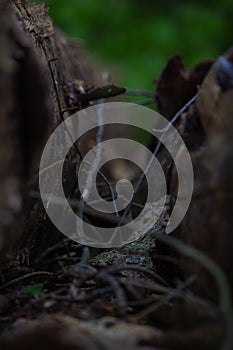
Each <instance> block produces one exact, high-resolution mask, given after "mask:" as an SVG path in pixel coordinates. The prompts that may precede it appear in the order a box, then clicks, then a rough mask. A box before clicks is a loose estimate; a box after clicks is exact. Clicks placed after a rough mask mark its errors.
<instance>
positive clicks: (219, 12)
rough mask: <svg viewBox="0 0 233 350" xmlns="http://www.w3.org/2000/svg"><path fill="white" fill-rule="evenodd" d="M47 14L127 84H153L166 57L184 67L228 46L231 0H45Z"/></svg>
mask: <svg viewBox="0 0 233 350" xmlns="http://www.w3.org/2000/svg"><path fill="white" fill-rule="evenodd" d="M45 2H46V5H47V6H48V7H49V14H50V16H51V17H52V18H53V19H54V22H55V24H56V25H57V26H59V27H60V28H62V29H63V30H64V31H65V32H66V33H67V34H69V35H70V36H73V37H79V38H81V39H83V40H84V42H85V44H86V47H87V48H88V50H89V51H90V52H91V53H92V54H93V55H94V56H95V57H97V58H98V59H99V60H100V61H101V62H103V63H104V64H105V65H107V66H108V67H115V68H116V72H117V79H118V82H119V83H121V84H123V85H126V86H127V87H129V88H137V89H142V88H147V89H152V88H153V81H154V79H155V77H156V76H157V75H158V74H159V72H160V71H161V70H162V68H163V67H164V66H165V64H166V62H167V60H168V58H169V57H170V56H171V55H173V54H175V53H180V54H181V56H182V58H183V60H184V62H185V64H186V65H187V66H193V65H195V64H197V63H198V62H200V61H202V60H204V59H209V58H215V57H217V56H218V55H220V54H222V53H223V52H224V51H225V50H226V49H227V48H228V47H229V46H230V45H231V44H232V32H233V21H232V19H233V2H232V0H223V1H222V2H219V1H216V0H213V1H208V0H203V1H201V0H198V1H194V0H192V1H181V0H178V1H173V2H171V1H169V0H163V1H156V0H154V1H153V0H118V1H117V0H66V1H64V0H46V1H45Z"/></svg>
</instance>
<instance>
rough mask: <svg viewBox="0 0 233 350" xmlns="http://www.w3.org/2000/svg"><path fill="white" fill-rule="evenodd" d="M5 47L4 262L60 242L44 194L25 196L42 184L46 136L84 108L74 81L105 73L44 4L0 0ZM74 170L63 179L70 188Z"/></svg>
mask: <svg viewBox="0 0 233 350" xmlns="http://www.w3.org/2000/svg"><path fill="white" fill-rule="evenodd" d="M0 51H1V57H0V101H1V111H0V114H1V115H0V122H1V128H0V132H1V137H0V186H1V187H0V193H1V198H0V210H1V215H0V253H1V266H2V267H4V265H5V263H6V261H7V260H8V259H6V258H7V255H9V256H8V258H10V254H9V253H10V251H11V250H15V251H17V250H19V248H20V247H23V248H24V249H25V247H26V248H28V249H30V251H31V252H32V251H33V249H34V250H35V254H36V253H38V250H40V251H43V249H44V242H45V241H46V245H49V242H50V241H52V242H55V241H56V240H57V239H59V237H60V236H59V234H58V233H57V232H55V229H54V228H53V226H52V225H51V223H50V221H49V219H48V218H47V216H46V215H45V212H44V209H43V206H42V204H41V203H40V201H39V199H30V197H29V196H28V194H29V191H30V190H31V189H34V190H37V189H38V187H37V183H38V178H37V177H38V160H39V157H38V156H39V154H40V152H41V150H42V147H41V146H43V144H45V139H46V137H47V136H48V134H49V133H51V132H52V131H53V130H54V129H55V128H56V126H58V125H59V124H60V123H61V122H62V120H64V118H66V117H67V116H68V115H69V113H68V112H64V110H66V109H67V107H72V103H73V104H75V105H77V103H78V107H79V108H80V109H81V108H82V107H83V103H82V102H81V101H78V99H77V97H76V95H75V93H74V92H73V90H72V88H71V87H72V82H74V81H76V85H79V84H80V85H82V86H84V87H86V86H90V85H93V86H98V83H100V81H101V78H100V75H98V76H97V74H96V73H95V71H94V70H93V69H92V68H91V64H90V61H89V60H88V58H87V57H86V56H85V55H84V53H83V50H82V48H81V46H80V45H79V43H78V42H77V43H76V42H72V43H71V42H68V40H67V39H66V38H65V36H63V34H62V33H60V32H58V31H55V30H54V26H53V23H52V20H51V19H50V18H49V17H48V14H47V9H46V8H45V7H44V5H43V4H27V3H26V2H24V1H23V0H22V1H21V0H19V1H17V0H16V1H6V0H5V1H1V11H0ZM73 156H74V155H73ZM69 169H70V168H69V167H67V168H66V173H65V178H66V180H67V182H68V183H69V184H70V186H72V185H73V183H74V179H73V178H72V177H71V178H68V175H67V174H69ZM25 184H26V185H25ZM19 214H20V216H21V218H22V216H24V218H25V219H24V222H23V224H22V220H21V223H20V224H19V222H17V220H16V219H17V217H18V216H19ZM48 232H50V235H49V237H48V235H47V233H48ZM22 234H23V238H21V240H20V244H19V237H21V236H22ZM45 234H46V235H47V237H46V240H45ZM38 243H39V244H38ZM16 247H17V249H16ZM33 247H34V248H33ZM3 252H4V253H3Z"/></svg>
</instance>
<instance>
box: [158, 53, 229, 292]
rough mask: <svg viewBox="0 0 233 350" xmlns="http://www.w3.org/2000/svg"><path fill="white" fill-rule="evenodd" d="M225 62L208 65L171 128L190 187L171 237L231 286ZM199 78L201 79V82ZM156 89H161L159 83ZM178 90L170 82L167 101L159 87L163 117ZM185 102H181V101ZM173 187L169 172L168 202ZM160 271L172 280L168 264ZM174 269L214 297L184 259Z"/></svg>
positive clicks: (210, 284)
mask: <svg viewBox="0 0 233 350" xmlns="http://www.w3.org/2000/svg"><path fill="white" fill-rule="evenodd" d="M225 58H226V59H227V61H226V60H225V61H224V59H223V58H220V59H219V60H217V61H216V63H215V64H213V65H212V68H211V70H210V71H209V73H208V74H207V75H206V77H205V79H204V81H203V83H201V81H199V84H200V87H199V93H198V96H197V99H196V101H195V103H193V104H192V105H191V106H190V107H189V109H188V111H186V112H185V113H183V114H182V116H181V118H180V120H179V122H178V123H177V127H178V130H179V131H180V133H181V135H182V136H183V138H184V140H185V142H186V145H187V147H188V149H189V151H190V154H191V159H192V163H193V167H194V181H195V182H194V192H193V197H192V201H191V205H190V207H189V209H188V212H187V214H186V216H185V218H184V220H183V221H182V223H181V224H180V226H179V227H178V228H177V229H176V231H175V232H174V233H172V235H173V236H175V237H178V238H180V239H181V240H182V241H184V242H185V243H187V244H190V245H192V246H194V247H195V248H197V249H199V250H200V251H202V252H203V253H205V254H206V255H207V256H208V257H210V258H211V259H212V260H213V261H214V262H215V263H217V264H218V265H219V266H220V267H221V268H222V270H223V273H225V274H226V276H227V278H228V280H229V282H230V284H231V286H233V270H232V261H233V260H232V250H233V240H232V228H231V216H232V208H233V195H232V178H233V158H232V154H233V148H232V138H233V103H232V101H233V85H232V81H233V78H232V77H233V65H232V63H231V62H232V61H233V56H232V50H229V52H227V53H226V55H225ZM168 66H169V64H168ZM170 66H171V63H170ZM202 67H203V65H202ZM207 67H208V65H207ZM168 68H169V67H168ZM173 68H174V70H175V71H174V72H173V75H174V74H175V72H177V74H178V76H179V74H180V73H179V70H180V68H177V65H174V64H173ZM197 68H198V67H197ZM166 69H167V68H166ZM182 69H183V68H182ZM208 69H209V67H208ZM165 71H166V70H165ZM168 71H169V69H168ZM192 72H194V70H193V71H192ZM186 76H189V77H190V76H192V74H187V73H186ZM203 77H204V76H203V75H202V79H203ZM160 79H164V80H166V79H167V75H166V74H164V73H163V74H162V76H161V78H160ZM179 81H180V79H178V84H179ZM162 86H163V87H164V82H163V84H162ZM191 86H192V83H191ZM179 87H180V88H181V90H179V89H178V88H177V87H176V82H175V80H174V81H173V83H170V84H168V86H166V88H167V89H168V90H169V89H170V90H169V93H170V96H171V97H169V93H168V91H166V88H165V87H164V90H163V89H161V81H160V83H159V87H158V91H157V98H158V99H159V101H160V104H161V106H164V107H163V108H166V106H168V107H167V108H168V112H169V106H170V105H171V106H172V105H173V103H172V102H173V94H172V89H174V90H176V94H180V95H182V96H183V97H184V96H186V90H187V89H186V90H183V89H182V87H184V84H183V85H182V84H181V83H180V85H179ZM177 91H178V92H177ZM196 91H197V90H196ZM194 92H195V91H194ZM195 93H196V92H195ZM185 98H186V99H187V96H186V97H185ZM166 101H167V105H166V103H165V102H166ZM168 112H167V113H168ZM168 116H169V113H168ZM182 159H183V157H182V151H181V152H180V153H179V154H178V155H177V159H176V161H179V162H181V164H182ZM184 166H185V165H184ZM177 186H178V183H177V177H176V171H175V170H174V171H173V173H172V176H171V181H170V187H171V194H172V197H173V201H174V202H175V197H176V189H177ZM161 247H162V248H161V251H160V252H165V254H171V255H175V251H173V250H170V249H169V250H168V251H166V248H165V247H164V246H163V245H161ZM161 266H162V270H163V271H164V273H165V274H167V276H169V278H175V276H176V274H175V272H174V266H173V268H172V265H170V264H161ZM180 269H181V270H183V271H186V272H187V273H188V274H190V273H196V274H197V276H198V278H197V285H198V289H199V291H200V290H202V292H203V293H205V295H208V296H209V297H210V296H212V297H213V296H215V297H216V295H218V292H217V291H218V287H217V285H216V281H215V280H214V278H213V276H211V274H210V271H207V269H206V268H205V267H203V266H201V265H200V264H196V263H194V261H192V259H189V260H188V262H187V261H186V260H184V259H181V263H180Z"/></svg>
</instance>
